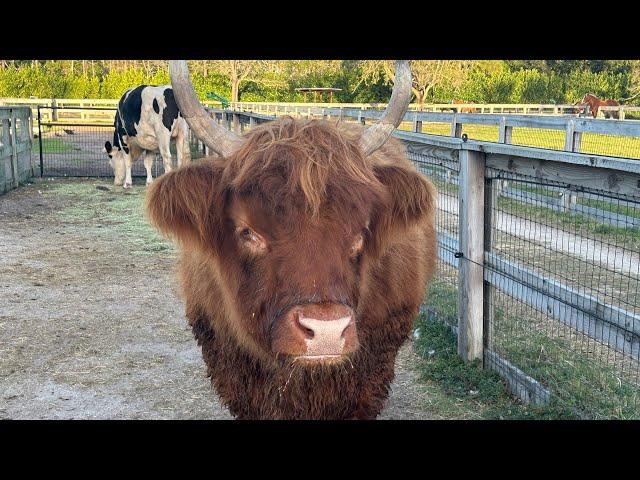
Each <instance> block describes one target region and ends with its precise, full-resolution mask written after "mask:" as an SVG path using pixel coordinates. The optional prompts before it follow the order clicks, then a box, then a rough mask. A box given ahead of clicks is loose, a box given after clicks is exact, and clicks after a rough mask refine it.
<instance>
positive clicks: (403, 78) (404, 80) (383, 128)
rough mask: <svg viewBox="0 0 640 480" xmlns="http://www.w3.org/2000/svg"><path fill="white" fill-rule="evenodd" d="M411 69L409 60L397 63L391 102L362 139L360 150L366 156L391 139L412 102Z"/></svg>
mask: <svg viewBox="0 0 640 480" xmlns="http://www.w3.org/2000/svg"><path fill="white" fill-rule="evenodd" d="M412 81H413V79H412V77H411V67H410V66H409V61H408V60H398V61H397V62H396V78H395V81H394V83H393V93H392V94H391V100H389V104H388V105H387V109H386V110H385V111H384V115H383V116H382V119H381V120H380V122H379V123H376V124H375V125H372V126H370V127H369V128H367V129H366V130H365V131H364V133H363V134H362V136H361V137H360V148H362V151H363V153H364V155H365V156H368V155H371V154H372V153H373V152H375V151H376V150H377V149H379V148H380V147H381V146H382V145H384V143H385V142H386V141H387V140H388V139H389V137H390V136H391V134H392V133H393V131H394V130H395V129H396V127H397V126H398V125H400V122H402V119H403V118H404V114H405V113H406V112H407V108H409V102H411V82H412Z"/></svg>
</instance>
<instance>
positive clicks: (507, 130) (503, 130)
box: [498, 117, 513, 144]
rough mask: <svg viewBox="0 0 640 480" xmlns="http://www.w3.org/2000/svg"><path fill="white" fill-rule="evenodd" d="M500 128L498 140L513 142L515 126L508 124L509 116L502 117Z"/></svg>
mask: <svg viewBox="0 0 640 480" xmlns="http://www.w3.org/2000/svg"><path fill="white" fill-rule="evenodd" d="M499 128H500V130H499V131H498V142H500V143H507V144H510V143H511V137H512V135H513V127H510V126H508V125H507V117H501V118H500V126H499Z"/></svg>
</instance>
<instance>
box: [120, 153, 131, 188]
mask: <svg viewBox="0 0 640 480" xmlns="http://www.w3.org/2000/svg"><path fill="white" fill-rule="evenodd" d="M131 164H132V162H131V154H129V155H124V170H125V175H124V184H123V185H122V186H123V187H124V188H129V187H131V185H133V180H132V179H131Z"/></svg>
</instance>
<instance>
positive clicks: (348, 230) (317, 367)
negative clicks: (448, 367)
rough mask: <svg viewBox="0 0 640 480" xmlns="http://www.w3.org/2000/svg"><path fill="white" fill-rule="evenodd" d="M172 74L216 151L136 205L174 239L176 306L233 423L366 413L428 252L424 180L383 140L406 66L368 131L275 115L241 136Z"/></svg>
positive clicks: (396, 116) (407, 327) (426, 268)
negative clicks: (181, 304)
mask: <svg viewBox="0 0 640 480" xmlns="http://www.w3.org/2000/svg"><path fill="white" fill-rule="evenodd" d="M170 73H171V79H172V83H173V88H174V92H175V95H176V99H177V101H178V105H179V106H180V110H181V112H182V114H183V116H184V117H185V119H186V120H187V122H188V123H189V125H190V126H191V128H192V129H193V130H194V133H195V134H196V135H197V136H198V137H199V138H200V139H202V140H203V141H204V142H205V143H206V144H207V145H208V146H209V147H210V148H211V149H213V150H214V151H216V152H217V153H219V155H220V156H219V157H215V158H210V159H206V160H204V161H202V162H200V163H197V164H192V165H189V166H186V167H183V168H180V169H178V170H176V171H173V172H170V173H167V174H165V175H163V176H162V177H160V178H158V179H157V180H156V182H155V183H154V184H153V185H152V186H151V188H150V190H149V192H148V196H147V209H148V213H149V216H150V218H151V220H152V222H153V223H154V224H155V225H156V226H157V227H158V228H159V229H160V230H161V231H162V232H163V233H165V234H166V235H169V236H171V237H173V238H175V239H176V240H177V241H178V242H179V243H180V245H181V257H180V262H179V276H180V284H181V287H182V295H183V296H184V299H185V302H186V315H187V318H188V319H189V323H190V325H191V327H192V328H193V332H194V334H195V337H196V339H197V341H198V343H199V345H201V346H202V353H203V356H204V360H205V362H206V364H207V367H208V373H209V375H210V377H211V380H212V383H213V385H214V387H215V389H216V391H217V393H218V395H219V396H220V398H221V399H222V401H223V403H224V404H225V405H226V406H228V408H229V409H230V411H231V413H232V414H233V415H235V416H236V417H237V418H241V419H349V418H356V419H373V418H375V417H376V416H377V415H378V414H379V412H380V411H381V409H382V408H383V406H384V402H385V400H386V398H387V396H388V392H389V384H390V382H391V381H392V379H393V376H394V362H395V358H396V354H397V352H398V349H399V348H400V346H401V345H402V343H403V342H404V341H405V340H406V339H407V338H408V335H409V332H410V331H411V328H412V323H413V319H414V318H415V316H416V315H417V313H418V308H419V305H420V303H421V302H422V300H423V297H424V294H425V289H426V285H427V282H428V280H429V278H430V277H431V275H432V273H433V270H434V267H435V259H436V255H437V251H436V234H435V228H434V212H435V200H436V192H435V189H434V187H433V186H432V185H431V183H430V182H429V181H428V180H426V179H425V178H424V177H423V176H421V175H420V174H418V173H417V172H416V170H415V169H414V167H413V165H412V164H411V163H410V162H409V160H408V159H407V157H406V154H405V151H404V147H403V145H402V144H401V143H400V142H399V141H397V140H395V139H390V140H389V136H390V135H391V133H392V131H393V129H394V128H395V126H397V124H398V123H399V122H400V120H401V119H402V117H403V115H404V112H405V111H406V108H407V105H408V103H409V98H410V95H411V90H410V85H411V73H410V70H409V67H408V62H398V65H397V71H396V82H395V87H394V93H393V95H392V99H391V102H390V104H389V107H388V108H387V111H386V112H385V116H384V118H383V119H382V122H381V123H379V124H377V125H375V126H373V127H369V128H368V129H366V130H365V129H363V128H362V127H359V126H354V125H336V124H335V123H331V122H327V121H321V120H294V119H292V118H289V117H284V118H280V119H277V120H274V121H272V122H269V123H266V124H263V125H260V126H257V127H255V128H253V129H252V130H251V131H249V132H248V133H247V134H245V135H244V136H242V137H238V136H236V135H234V134H232V133H231V132H228V131H227V130H225V129H223V128H222V127H219V126H218V125H216V124H215V123H214V122H213V121H212V120H211V118H210V117H209V116H208V114H207V113H206V112H205V111H204V109H203V108H202V107H201V105H200V104H199V102H198V100H197V97H196V95H195V92H194V91H193V86H192V85H191V81H190V79H189V74H188V70H187V67H186V62H170ZM387 140H388V141H387Z"/></svg>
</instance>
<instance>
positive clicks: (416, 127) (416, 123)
mask: <svg viewBox="0 0 640 480" xmlns="http://www.w3.org/2000/svg"><path fill="white" fill-rule="evenodd" d="M413 131H414V132H416V133H422V120H418V112H416V113H415V114H414V115H413Z"/></svg>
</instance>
